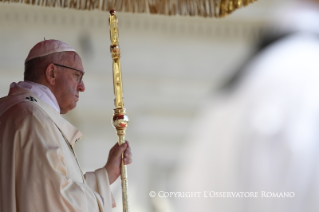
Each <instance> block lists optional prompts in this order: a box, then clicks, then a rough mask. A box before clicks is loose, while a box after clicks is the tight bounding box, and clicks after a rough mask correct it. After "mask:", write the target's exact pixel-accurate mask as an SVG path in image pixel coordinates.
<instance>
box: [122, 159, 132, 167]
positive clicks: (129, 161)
mask: <svg viewBox="0 0 319 212" xmlns="http://www.w3.org/2000/svg"><path fill="white" fill-rule="evenodd" d="M132 161H133V160H132V159H131V158H124V164H125V165H129V164H131V163H132Z"/></svg>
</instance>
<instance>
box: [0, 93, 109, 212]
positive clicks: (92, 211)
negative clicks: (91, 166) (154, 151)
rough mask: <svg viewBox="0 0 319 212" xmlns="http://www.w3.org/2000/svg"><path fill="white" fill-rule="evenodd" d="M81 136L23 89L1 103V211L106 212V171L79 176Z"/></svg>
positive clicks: (107, 201)
mask: <svg viewBox="0 0 319 212" xmlns="http://www.w3.org/2000/svg"><path fill="white" fill-rule="evenodd" d="M81 136H82V134H81V132H80V131H79V130H77V129H76V128H75V127H74V126H72V125H71V124H70V123H69V122H68V121H66V120H65V119H64V118H62V116H61V115H60V114H59V113H58V112H57V111H56V110H55V109H54V108H53V107H51V106H50V105H48V104H47V103H45V102H43V101H42V100H41V99H40V98H38V97H37V96H36V95H34V94H33V93H31V92H30V91H28V90H26V89H23V88H18V87H15V88H11V89H10V93H9V95H8V96H7V97H4V98H1V99H0V173H1V175H0V212H15V211H24V212H44V211H46V212H49V211H52V212H57V211H63V212H66V211H69V212H109V211H111V208H112V205H113V206H115V203H114V202H113V199H112V195H111V192H110V185H109V180H108V174H107V172H106V169H105V168H101V169H98V170H96V171H94V172H88V173H86V174H83V173H82V171H81V169H80V166H79V164H78V162H77V159H76V156H75V153H74V151H73V145H74V144H75V142H76V141H77V140H78V139H80V138H81Z"/></svg>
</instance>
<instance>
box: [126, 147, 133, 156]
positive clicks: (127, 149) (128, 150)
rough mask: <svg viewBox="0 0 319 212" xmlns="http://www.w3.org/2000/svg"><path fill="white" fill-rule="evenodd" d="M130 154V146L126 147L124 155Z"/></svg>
mask: <svg viewBox="0 0 319 212" xmlns="http://www.w3.org/2000/svg"><path fill="white" fill-rule="evenodd" d="M131 155H132V151H131V147H127V148H126V150H125V152H124V156H127V157H129V156H131Z"/></svg>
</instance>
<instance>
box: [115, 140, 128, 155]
mask: <svg viewBox="0 0 319 212" xmlns="http://www.w3.org/2000/svg"><path fill="white" fill-rule="evenodd" d="M126 148H127V144H126V143H124V144H121V145H120V146H117V147H116V148H115V149H114V153H113V154H114V156H115V157H116V158H117V157H121V155H122V153H123V152H124V151H125V149H126Z"/></svg>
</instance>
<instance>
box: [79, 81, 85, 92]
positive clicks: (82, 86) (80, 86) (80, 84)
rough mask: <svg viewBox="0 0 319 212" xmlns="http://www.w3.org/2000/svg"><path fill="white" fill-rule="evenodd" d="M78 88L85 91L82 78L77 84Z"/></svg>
mask: <svg viewBox="0 0 319 212" xmlns="http://www.w3.org/2000/svg"><path fill="white" fill-rule="evenodd" d="M78 90H79V91H80V92H84V91H85V85H84V81H83V80H82V81H81V82H80V83H79V84H78Z"/></svg>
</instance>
